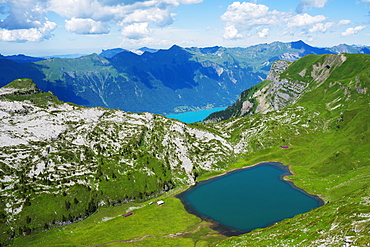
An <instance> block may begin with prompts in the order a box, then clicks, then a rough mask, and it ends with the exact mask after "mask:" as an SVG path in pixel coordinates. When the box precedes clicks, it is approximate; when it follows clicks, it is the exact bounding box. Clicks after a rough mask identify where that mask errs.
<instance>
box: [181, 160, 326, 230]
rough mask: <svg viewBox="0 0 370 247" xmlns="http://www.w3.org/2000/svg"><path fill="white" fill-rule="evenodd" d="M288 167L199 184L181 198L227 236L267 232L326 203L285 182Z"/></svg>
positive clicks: (271, 165)
mask: <svg viewBox="0 0 370 247" xmlns="http://www.w3.org/2000/svg"><path fill="white" fill-rule="evenodd" d="M286 175H291V173H290V171H289V169H288V167H287V166H284V165H282V164H281V163H276V162H268V163H262V164H258V165H256V166H252V167H249V168H244V169H240V170H236V171H232V172H229V173H227V174H225V175H223V176H220V177H216V178H212V179H210V180H207V181H202V182H199V183H197V184H196V185H195V186H193V187H191V188H190V189H188V190H186V191H185V192H183V193H181V194H180V195H178V198H180V199H181V201H182V202H183V204H184V205H185V208H186V209H187V211H188V212H190V213H192V214H195V215H197V216H199V217H201V218H203V219H204V220H207V221H211V222H213V223H215V224H214V228H215V229H216V230H218V231H219V232H221V233H222V234H224V235H227V236H233V235H239V234H242V233H246V232H250V231H252V230H254V229H256V228H264V227H267V226H270V225H272V224H274V223H275V222H278V221H281V220H283V219H286V218H291V217H293V216H295V215H297V214H301V213H305V212H308V211H310V210H311V209H314V208H316V207H319V206H322V205H323V201H322V200H321V199H320V198H319V197H317V196H313V195H310V194H308V193H306V192H305V191H303V190H301V189H299V188H297V187H296V186H294V185H293V184H292V183H291V182H287V181H285V180H283V179H282V178H283V177H284V176H286Z"/></svg>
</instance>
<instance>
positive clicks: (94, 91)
mask: <svg viewBox="0 0 370 247" xmlns="http://www.w3.org/2000/svg"><path fill="white" fill-rule="evenodd" d="M348 47H349V46H348ZM350 48H351V49H350V51H351V52H355V53H366V52H367V51H369V49H367V48H366V47H350ZM348 49H349V48H348ZM149 50H150V49H149ZM149 50H147V51H146V52H144V53H143V54H141V55H137V54H135V53H133V52H130V51H123V53H120V52H119V51H121V50H119V51H117V52H118V53H117V54H115V55H114V56H112V57H110V58H103V57H101V56H98V55H95V57H94V55H93V54H91V55H87V56H82V57H79V58H74V59H62V60H61V59H60V58H55V59H49V60H44V61H40V62H36V63H27V64H23V65H22V64H14V63H13V64H12V63H11V62H10V61H9V60H5V59H4V60H1V63H2V64H3V66H1V67H0V72H2V73H1V77H0V86H2V85H5V84H7V83H9V82H11V81H13V80H15V79H17V78H18V77H20V78H30V79H33V80H34V81H35V83H36V84H37V85H38V86H39V88H41V89H42V90H44V91H53V92H54V94H55V95H57V96H58V97H59V98H60V99H62V100H64V101H68V102H72V103H76V104H80V105H84V106H102V107H109V108H114V109H122V110H125V111H131V112H152V113H159V114H164V115H167V114H171V113H180V112H186V111H194V110H200V109H204V108H209V107H224V106H227V105H230V104H232V103H233V102H235V100H237V97H238V95H239V94H240V93H241V92H242V91H244V90H245V89H246V88H250V87H251V86H253V85H256V84H257V83H259V82H261V81H263V80H264V79H265V78H266V76H267V73H268V71H269V70H270V67H271V65H272V63H273V62H274V61H276V60H280V59H283V60H287V61H295V60H296V59H298V58H300V57H302V56H304V55H306V54H317V53H319V54H322V53H324V52H328V53H337V52H338V51H339V48H316V47H312V46H309V45H307V44H305V43H304V42H302V41H297V42H288V43H282V42H273V43H271V44H260V45H255V46H251V47H247V48H225V47H208V48H207V47H205V48H197V47H191V48H182V47H179V46H176V45H174V46H173V47H171V48H170V49H165V50H163V49H162V50H158V51H157V50H155V51H153V52H150V51H149ZM181 54H182V55H181ZM131 60H132V61H131ZM159 64H161V66H159ZM9 68H10V70H9ZM154 68H156V69H154ZM185 72H186V73H185ZM183 77H184V78H186V80H183ZM180 85H181V86H180ZM158 95H160V97H158ZM153 102H156V104H153Z"/></svg>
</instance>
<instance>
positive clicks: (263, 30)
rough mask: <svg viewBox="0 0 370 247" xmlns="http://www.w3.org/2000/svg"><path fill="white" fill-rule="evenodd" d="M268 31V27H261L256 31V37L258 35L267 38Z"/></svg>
mask: <svg viewBox="0 0 370 247" xmlns="http://www.w3.org/2000/svg"><path fill="white" fill-rule="evenodd" d="M269 31H270V29H268V28H264V29H262V30H261V31H260V32H258V37H260V38H261V39H265V38H267V35H268V34H269Z"/></svg>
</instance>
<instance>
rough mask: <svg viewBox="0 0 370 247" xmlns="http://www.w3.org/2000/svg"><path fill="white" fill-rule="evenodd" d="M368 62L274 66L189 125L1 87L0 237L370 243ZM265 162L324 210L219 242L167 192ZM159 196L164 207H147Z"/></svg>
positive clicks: (328, 60)
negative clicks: (284, 171) (278, 166)
mask: <svg viewBox="0 0 370 247" xmlns="http://www.w3.org/2000/svg"><path fill="white" fill-rule="evenodd" d="M176 49H178V48H176ZM203 52H205V51H203ZM130 56H133V55H130ZM94 59H97V58H96V57H95V58H94ZM99 59H100V58H99ZM116 59H119V57H117V58H116ZM199 59H200V60H201V58H199ZM97 61H99V60H97ZM101 61H102V60H100V62H97V63H98V64H99V63H101ZM41 62H42V61H41ZM49 62H50V61H49ZM38 63H39V62H38ZM369 65H370V56H369V55H366V54H339V55H334V54H325V55H308V56H304V57H303V58H300V59H298V60H296V61H294V62H292V61H281V60H279V61H277V62H275V63H274V64H273V65H272V69H271V71H270V72H269V73H268V76H267V79H266V80H264V81H263V82H261V83H259V84H256V85H254V86H253V87H251V88H250V89H248V90H246V91H244V92H242V93H241V95H240V96H239V98H238V100H237V101H236V103H235V104H234V105H232V106H230V107H229V108H227V109H226V110H225V111H223V112H219V113H215V114H213V115H211V116H210V117H209V118H208V119H207V120H206V121H205V122H204V123H194V124H185V123H182V122H180V121H177V120H171V119H167V118H166V117H164V116H162V115H156V114H153V113H129V112H124V111H121V110H114V109H109V108H103V107H93V108H88V107H83V106H78V105H75V104H72V103H65V102H63V101H60V100H59V99H58V98H57V97H56V96H55V95H53V94H52V93H51V92H48V93H46V92H43V91H41V90H40V89H38V88H37V87H36V84H34V83H33V82H32V81H31V80H29V79H17V80H14V81H13V82H12V83H10V84H8V85H7V86H5V87H2V88H1V89H0V116H1V122H0V124H1V128H0V135H1V137H2V138H1V143H0V145H1V148H2V149H1V153H0V156H1V162H0V165H1V167H0V169H1V171H2V173H1V174H2V176H1V177H0V180H1V199H2V200H1V203H0V216H1V217H0V222H1V229H0V231H1V232H2V233H3V234H2V238H1V240H0V241H1V243H2V244H7V245H9V244H10V245H12V246H25V245H27V246H41V245H48V246H53V245H54V246H55V245H58V246H99V245H108V246H109V245H110V246H117V245H118V246H173V245H174V244H176V245H182V246H319V245H326V246H343V245H344V244H346V243H347V242H351V243H353V245H357V246H366V244H368V243H370V238H369V234H368V233H369V231H370V227H369V222H370V215H369V213H370V212H369V210H368V209H369V200H370V198H369V195H370V184H369V181H370V180H369V176H370V166H369V161H370V157H369V153H368V150H369V148H370V139H369V138H370V135H369V134H370V133H369V131H370V130H369V124H368V123H369V122H370V121H369V120H370V111H369V107H370V101H369V99H370V98H369V90H368V88H369V87H370V70H369V67H370V66H369ZM99 66H101V64H100V65H99ZM164 67H165V66H164ZM58 73H59V72H58ZM86 74H88V72H86ZM49 75H52V74H49ZM71 75H72V74H71ZM73 76H75V75H73ZM50 78H51V77H50ZM189 85H191V84H189ZM194 85H195V84H194ZM194 85H192V86H194ZM40 88H42V87H40ZM245 88H247V87H245ZM282 145H288V146H289V147H290V148H289V149H287V150H285V149H281V148H280V146H282ZM154 147H155V148H154ZM263 161H278V162H281V163H282V164H284V165H288V166H289V168H290V170H291V171H292V173H293V175H292V176H289V177H287V178H286V179H287V180H289V181H291V182H293V183H294V184H295V185H296V186H298V187H299V188H302V189H304V190H306V191H307V192H309V193H311V194H315V195H318V196H320V197H321V198H322V199H323V200H324V201H325V204H324V205H323V206H321V207H319V208H316V209H314V210H312V211H309V212H307V213H305V214H300V215H297V216H295V217H293V218H289V219H285V220H283V221H281V222H279V223H276V224H274V225H273V226H271V227H268V228H264V229H257V230H254V231H252V232H250V233H247V234H244V235H240V236H235V237H231V238H226V237H225V236H223V235H220V234H219V233H218V232H216V231H215V230H213V229H212V226H211V224H210V223H209V222H203V221H202V220H201V219H199V218H197V217H196V216H194V215H191V214H188V213H187V212H186V211H185V209H184V206H183V205H182V204H181V202H180V200H178V199H177V198H175V197H174V195H176V194H177V193H179V192H181V191H182V190H184V189H186V188H187V187H188V186H189V185H191V184H194V183H195V182H196V181H201V180H204V179H207V178H209V177H212V176H215V175H219V174H223V173H225V172H227V171H230V170H232V169H239V168H242V167H245V166H251V165H254V164H256V163H259V162H263ZM160 199H162V200H164V201H165V204H164V205H162V206H158V205H149V202H151V201H153V202H154V201H158V200H160ZM113 205H114V206H113ZM131 211H132V212H133V214H134V215H133V216H130V217H127V218H124V217H122V216H121V215H123V214H125V213H127V212H131ZM86 216H88V217H87V218H86V219H84V218H85V217H86ZM82 219H83V220H82ZM72 221H79V222H77V223H73V224H69V223H71V222H72Z"/></svg>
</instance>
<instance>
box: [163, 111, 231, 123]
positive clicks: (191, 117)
mask: <svg viewBox="0 0 370 247" xmlns="http://www.w3.org/2000/svg"><path fill="white" fill-rule="evenodd" d="M225 109H226V107H218V108H213V109H206V110H201V111H193V112H185V113H179V114H171V115H167V116H166V117H168V118H173V119H177V120H180V121H181V122H184V123H195V122H199V121H202V120H204V119H205V118H206V117H208V116H209V114H211V113H214V112H216V111H222V110H225Z"/></svg>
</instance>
